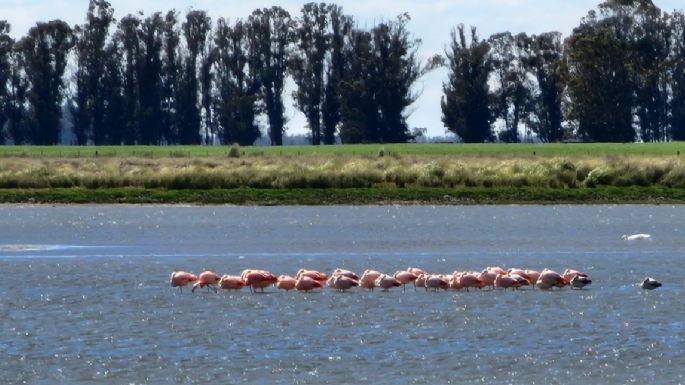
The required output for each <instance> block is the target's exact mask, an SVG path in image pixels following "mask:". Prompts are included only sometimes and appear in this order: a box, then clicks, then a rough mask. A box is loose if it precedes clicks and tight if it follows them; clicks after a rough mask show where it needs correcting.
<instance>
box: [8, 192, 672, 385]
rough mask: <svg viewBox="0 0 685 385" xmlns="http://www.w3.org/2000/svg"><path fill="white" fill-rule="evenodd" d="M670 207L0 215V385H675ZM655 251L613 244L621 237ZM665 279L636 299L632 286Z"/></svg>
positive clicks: (130, 209)
mask: <svg viewBox="0 0 685 385" xmlns="http://www.w3.org/2000/svg"><path fill="white" fill-rule="evenodd" d="M684 218H685V207H683V206H665V205H664V206H642V205H637V206H632V205H631V206H468V207H435V206H416V207H414V206H409V207H407V206H380V207H259V208H254V207H180V206H57V207H50V206H26V207H20V206H0V272H1V273H2V279H1V280H0V326H1V327H0V357H2V358H1V359H0V377H2V380H1V381H0V382H2V383H3V384H5V383H6V384H21V383H26V384H174V383H178V384H205V383H216V384H241V383H282V384H340V383H350V384H358V383H374V384H394V383H403V384H436V383H445V384H447V383H452V384H473V383H487V384H577V383H587V384H626V383H633V382H637V383H645V382H649V383H651V384H679V383H685V374H683V373H684V372H685V371H684V370H683V368H685V301H683V295H684V294H685V279H683V275H684V274H683V272H684V269H683V261H684V260H685V248H684V247H683V245H684V244H685V242H684V241H685V238H684V237H683V235H685V234H684V233H685V221H684ZM636 232H647V233H651V234H652V236H653V238H654V240H653V241H652V242H648V243H642V244H634V245H627V244H625V243H623V242H622V241H621V239H620V236H621V235H622V234H624V233H636ZM489 265H500V266H503V267H514V266H517V267H518V266H520V267H527V268H534V269H539V270H541V269H542V268H544V267H549V268H552V269H555V270H557V271H562V270H563V269H564V268H566V267H573V268H577V269H581V270H585V271H587V272H588V273H589V274H590V275H591V278H592V279H593V284H592V285H591V286H590V287H589V289H587V290H575V291H572V290H568V289H565V290H558V291H552V292H542V291H539V290H521V291H518V292H512V291H481V292H469V293H467V292H451V291H448V292H437V293H428V292H425V291H423V290H419V291H414V290H413V289H412V290H407V291H406V292H402V290H395V291H390V292H385V293H384V292H378V291H376V292H366V291H361V290H358V291H355V292H350V293H344V294H341V293H337V292H333V291H329V290H325V291H323V292H319V293H310V294H304V293H296V292H289V293H285V292H277V291H276V290H275V288H270V289H267V293H266V294H250V293H249V291H248V290H247V289H245V290H243V291H239V292H219V293H218V294H215V293H213V292H210V293H208V292H206V291H204V290H203V291H200V292H196V293H194V294H192V293H191V292H190V290H183V292H180V291H179V290H178V289H172V288H170V287H169V285H168V279H169V275H170V273H171V271H173V270H187V271H192V272H195V273H199V272H201V271H202V270H204V269H211V270H213V271H215V272H217V273H219V274H224V273H231V274H239V273H240V271H241V270H242V269H244V268H250V267H256V268H262V269H267V270H270V271H271V272H273V273H274V274H276V275H278V274H283V273H287V274H295V272H296V271H297V269H298V268H300V267H306V268H311V269H317V270H322V271H325V272H330V271H332V270H333V269H335V268H336V267H343V268H347V269H351V270H354V271H357V272H359V273H361V272H362V271H363V270H364V269H367V268H373V269H376V270H380V271H384V272H388V273H393V272H394V271H395V270H398V269H405V268H406V267H408V266H418V267H422V268H424V269H426V270H429V271H432V272H445V273H449V272H452V271H454V270H473V269H482V268H483V267H485V266H489ZM646 275H650V276H653V277H655V278H657V279H659V280H660V281H662V282H663V283H664V287H662V288H661V289H658V290H655V291H652V292H645V291H642V290H641V289H640V288H639V287H638V286H637V283H639V281H640V280H641V279H642V278H644V276H646Z"/></svg>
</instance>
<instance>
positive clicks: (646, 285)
mask: <svg viewBox="0 0 685 385" xmlns="http://www.w3.org/2000/svg"><path fill="white" fill-rule="evenodd" d="M640 287H641V288H643V289H645V290H654V289H656V288H657V287H661V282H659V281H657V280H656V279H654V278H650V277H647V278H645V279H644V281H642V283H641V284H640Z"/></svg>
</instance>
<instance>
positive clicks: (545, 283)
mask: <svg viewBox="0 0 685 385" xmlns="http://www.w3.org/2000/svg"><path fill="white" fill-rule="evenodd" d="M566 285H568V282H567V281H566V280H565V279H564V277H562V276H561V275H560V274H559V273H557V272H556V271H553V270H549V269H544V270H543V271H542V273H540V278H538V281H537V282H536V283H535V286H536V287H537V288H538V289H542V290H550V289H552V288H553V287H555V286H556V287H564V286H566Z"/></svg>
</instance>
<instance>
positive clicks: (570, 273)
mask: <svg viewBox="0 0 685 385" xmlns="http://www.w3.org/2000/svg"><path fill="white" fill-rule="evenodd" d="M576 275H579V276H581V277H585V278H588V275H587V273H584V272H582V271H578V270H573V269H566V270H564V274H563V277H564V279H565V280H566V281H568V282H571V280H572V279H573V277H575V276H576Z"/></svg>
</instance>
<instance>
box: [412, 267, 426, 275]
mask: <svg viewBox="0 0 685 385" xmlns="http://www.w3.org/2000/svg"><path fill="white" fill-rule="evenodd" d="M407 271H408V272H410V273H413V274H414V275H415V276H417V277H418V276H419V275H421V274H426V276H428V275H429V274H428V272H426V271H425V270H423V269H419V268H418V267H408V268H407Z"/></svg>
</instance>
